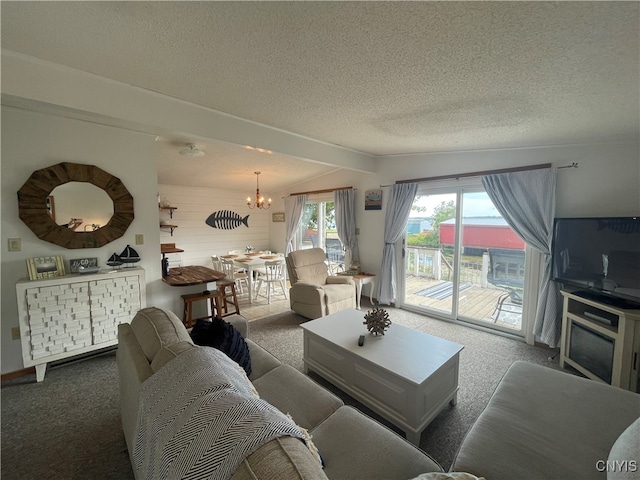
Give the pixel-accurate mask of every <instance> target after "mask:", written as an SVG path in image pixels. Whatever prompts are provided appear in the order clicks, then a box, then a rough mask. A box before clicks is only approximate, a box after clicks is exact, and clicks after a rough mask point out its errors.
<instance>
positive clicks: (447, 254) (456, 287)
mask: <svg viewBox="0 0 640 480" xmlns="http://www.w3.org/2000/svg"><path fill="white" fill-rule="evenodd" d="M403 254H404V255H403V260H404V261H403V268H404V276H403V280H404V285H403V286H402V288H401V289H400V291H401V292H403V296H404V298H403V300H402V305H403V307H404V308H408V309H411V310H416V311H421V312H424V313H428V314H430V315H434V316H439V317H444V318H449V319H453V320H461V321H465V322H471V323H475V324H480V325H483V326H485V327H490V328H493V329H497V330H502V331H505V332H509V333H515V334H518V335H522V334H523V328H522V313H523V302H524V280H525V243H524V242H523V241H522V240H521V239H520V238H519V237H518V236H517V235H516V234H515V233H514V232H513V230H512V229H511V228H510V227H509V226H508V225H507V223H506V221H505V220H504V219H503V218H502V216H501V215H500V214H499V213H498V211H497V210H496V209H495V207H494V206H493V203H492V202H491V200H490V199H489V197H488V195H487V194H486V192H484V190H482V188H481V186H472V187H464V188H461V187H457V188H450V189H444V190H442V189H440V190H434V189H432V190H427V189H419V194H418V195H417V196H416V199H415V201H414V205H413V208H412V212H411V216H410V219H409V222H408V224H407V232H406V238H405V245H404V249H403Z"/></svg>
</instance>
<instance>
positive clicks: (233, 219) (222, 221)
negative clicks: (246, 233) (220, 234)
mask: <svg viewBox="0 0 640 480" xmlns="http://www.w3.org/2000/svg"><path fill="white" fill-rule="evenodd" d="M205 223H206V224H207V225H209V226H210V227H213V228H221V229H223V230H232V229H234V228H238V227H239V226H240V225H242V224H244V225H245V227H249V215H247V216H246V217H244V218H243V217H241V216H240V215H238V214H237V213H236V212H232V211H231V210H218V211H217V212H213V213H212V214H211V215H209V217H207V219H206V220H205Z"/></svg>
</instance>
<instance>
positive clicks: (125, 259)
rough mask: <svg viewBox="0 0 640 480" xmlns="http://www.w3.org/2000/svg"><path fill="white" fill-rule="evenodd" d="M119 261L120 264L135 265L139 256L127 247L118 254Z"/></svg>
mask: <svg viewBox="0 0 640 480" xmlns="http://www.w3.org/2000/svg"><path fill="white" fill-rule="evenodd" d="M120 260H122V263H127V264H128V263H136V262H139V261H140V255H138V252H136V251H135V250H134V249H133V248H131V245H127V246H126V247H125V249H124V250H123V251H122V253H121V254H120Z"/></svg>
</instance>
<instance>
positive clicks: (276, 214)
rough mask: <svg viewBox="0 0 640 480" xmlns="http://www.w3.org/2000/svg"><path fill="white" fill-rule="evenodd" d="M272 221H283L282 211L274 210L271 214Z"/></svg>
mask: <svg viewBox="0 0 640 480" xmlns="http://www.w3.org/2000/svg"><path fill="white" fill-rule="evenodd" d="M271 221H272V222H284V212H274V213H272V214H271Z"/></svg>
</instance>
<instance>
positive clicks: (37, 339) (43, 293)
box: [16, 268, 146, 382]
mask: <svg viewBox="0 0 640 480" xmlns="http://www.w3.org/2000/svg"><path fill="white" fill-rule="evenodd" d="M16 295H17V297H18V316H19V322H20V337H21V342H22V344H21V345H22V360H23V363H24V366H25V367H31V366H35V368H36V380H37V381H38V382H41V381H42V380H44V375H45V371H46V368H47V363H49V362H53V361H56V360H62V359H64V358H68V357H72V356H75V355H79V354H82V353H86V352H91V351H93V350H98V349H101V348H105V347H109V346H111V345H115V344H117V343H118V324H120V323H127V322H130V321H131V319H132V318H133V316H134V315H135V314H136V312H137V311H138V310H140V309H141V308H144V307H145V306H146V283H145V275H144V269H142V268H123V269H121V270H111V271H104V272H98V273H94V274H72V275H65V276H63V277H55V278H49V279H46V280H32V281H30V280H28V279H23V280H20V281H18V283H17V284H16Z"/></svg>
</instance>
